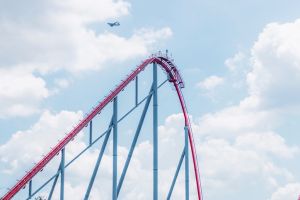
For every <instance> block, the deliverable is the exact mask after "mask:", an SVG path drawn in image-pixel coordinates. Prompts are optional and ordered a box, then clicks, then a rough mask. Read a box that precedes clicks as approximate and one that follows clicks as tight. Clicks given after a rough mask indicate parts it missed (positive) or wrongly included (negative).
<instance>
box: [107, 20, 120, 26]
mask: <svg viewBox="0 0 300 200" xmlns="http://www.w3.org/2000/svg"><path fill="white" fill-rule="evenodd" d="M107 24H108V25H109V26H110V27H114V26H120V22H118V21H116V22H108V23H107Z"/></svg>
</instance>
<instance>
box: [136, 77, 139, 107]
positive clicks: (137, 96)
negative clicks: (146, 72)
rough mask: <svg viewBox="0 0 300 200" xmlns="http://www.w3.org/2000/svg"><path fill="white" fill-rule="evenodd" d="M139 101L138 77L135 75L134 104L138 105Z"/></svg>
mask: <svg viewBox="0 0 300 200" xmlns="http://www.w3.org/2000/svg"><path fill="white" fill-rule="evenodd" d="M138 102H139V79H138V76H136V77H135V106H137V105H138Z"/></svg>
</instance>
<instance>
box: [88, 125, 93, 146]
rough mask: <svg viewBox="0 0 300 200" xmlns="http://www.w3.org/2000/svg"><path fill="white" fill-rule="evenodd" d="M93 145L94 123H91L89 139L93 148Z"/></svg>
mask: <svg viewBox="0 0 300 200" xmlns="http://www.w3.org/2000/svg"><path fill="white" fill-rule="evenodd" d="M92 143H93V121H92V120H91V121H90V137H89V145H90V146H91V145H92Z"/></svg>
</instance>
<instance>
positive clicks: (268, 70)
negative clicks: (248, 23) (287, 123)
mask: <svg viewBox="0 0 300 200" xmlns="http://www.w3.org/2000/svg"><path fill="white" fill-rule="evenodd" d="M299 42H300V20H296V21H295V22H291V23H283V24H279V23H271V24H268V25H267V26H266V27H265V29H264V30H263V32H262V33H260V35H259V38H258V40H257V41H256V43H255V44H254V46H253V48H252V58H251V59H252V64H253V67H252V70H251V72H250V73H249V74H248V77H247V82H248V86H249V93H250V95H252V96H257V97H258V98H261V103H262V106H271V107H277V108H278V107H289V106H294V105H297V104H299V100H300V96H299V95H298V93H297V92H296V91H298V90H299V89H300V78H299V77H300V47H299V45H297V44H298V43H299Z"/></svg>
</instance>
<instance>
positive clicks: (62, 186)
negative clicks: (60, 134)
mask: <svg viewBox="0 0 300 200" xmlns="http://www.w3.org/2000/svg"><path fill="white" fill-rule="evenodd" d="M64 189H65V148H63V149H62V150H61V164H60V200H64V193H65V191H64Z"/></svg>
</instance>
